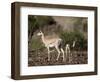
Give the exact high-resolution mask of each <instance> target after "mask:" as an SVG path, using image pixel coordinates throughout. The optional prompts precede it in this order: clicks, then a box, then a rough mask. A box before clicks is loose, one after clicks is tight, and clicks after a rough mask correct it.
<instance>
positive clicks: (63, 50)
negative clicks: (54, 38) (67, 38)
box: [61, 48, 65, 61]
mask: <svg viewBox="0 0 100 82" xmlns="http://www.w3.org/2000/svg"><path fill="white" fill-rule="evenodd" d="M61 52H62V54H63V61H65V55H64V50H63V49H62V48H61Z"/></svg>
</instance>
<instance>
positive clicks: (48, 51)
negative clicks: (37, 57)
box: [47, 47, 50, 61]
mask: <svg viewBox="0 0 100 82" xmlns="http://www.w3.org/2000/svg"><path fill="white" fill-rule="evenodd" d="M47 49H48V61H50V50H49V47H47Z"/></svg>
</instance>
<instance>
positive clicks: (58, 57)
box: [55, 47, 60, 61]
mask: <svg viewBox="0 0 100 82" xmlns="http://www.w3.org/2000/svg"><path fill="white" fill-rule="evenodd" d="M55 48H56V50H57V52H58V56H57V59H56V60H57V61H58V59H59V56H60V50H59V48H58V47H55Z"/></svg>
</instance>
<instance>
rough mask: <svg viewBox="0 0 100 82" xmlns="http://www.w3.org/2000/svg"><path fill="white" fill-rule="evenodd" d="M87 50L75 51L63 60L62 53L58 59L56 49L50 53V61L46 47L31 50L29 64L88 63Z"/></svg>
mask: <svg viewBox="0 0 100 82" xmlns="http://www.w3.org/2000/svg"><path fill="white" fill-rule="evenodd" d="M87 57H88V56H87V52H86V51H84V52H82V51H73V52H72V53H71V54H68V55H67V56H66V58H65V59H66V60H65V61H63V57H62V54H61V55H60V57H59V60H58V61H57V60H56V58H57V52H56V50H54V51H53V52H51V53H50V61H48V54H47V50H46V49H42V50H31V51H29V54H28V66H47V65H72V64H87V63H88V61H87V60H88V58H87Z"/></svg>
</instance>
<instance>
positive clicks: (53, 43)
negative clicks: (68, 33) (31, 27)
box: [37, 31, 64, 61]
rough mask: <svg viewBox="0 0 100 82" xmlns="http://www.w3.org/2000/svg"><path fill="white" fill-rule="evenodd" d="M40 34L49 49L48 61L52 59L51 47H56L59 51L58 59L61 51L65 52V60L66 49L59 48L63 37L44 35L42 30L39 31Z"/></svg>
mask: <svg viewBox="0 0 100 82" xmlns="http://www.w3.org/2000/svg"><path fill="white" fill-rule="evenodd" d="M37 35H38V36H41V39H42V42H43V43H44V45H45V47H46V48H47V50H48V61H50V47H55V49H56V50H57V52H58V56H57V59H56V60H58V59H59V56H60V53H61V52H62V54H63V61H64V50H63V49H62V48H59V46H60V44H61V42H62V39H61V38H59V37H57V36H56V37H55V36H52V37H50V36H44V33H43V32H42V31H40V32H39V33H37Z"/></svg>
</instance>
